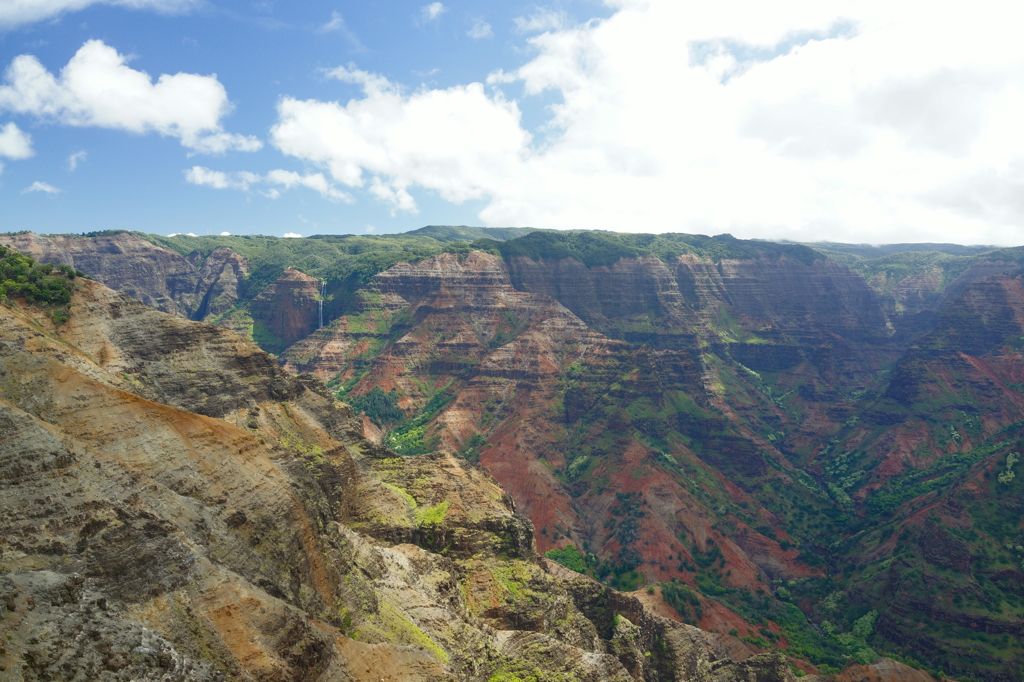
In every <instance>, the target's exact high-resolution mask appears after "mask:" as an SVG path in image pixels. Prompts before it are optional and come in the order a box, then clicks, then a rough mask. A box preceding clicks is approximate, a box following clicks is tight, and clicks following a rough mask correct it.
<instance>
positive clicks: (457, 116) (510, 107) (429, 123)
mask: <svg viewBox="0 0 1024 682" xmlns="http://www.w3.org/2000/svg"><path fill="white" fill-rule="evenodd" d="M329 75H330V76H332V77H334V78H338V79H340V80H343V81H346V82H351V83H356V84H358V85H360V86H362V89H363V93H364V97H363V98H362V99H358V100H352V101H350V102H349V103H348V104H346V105H341V104H339V103H337V102H320V101H316V100H298V99H294V98H290V97H285V98H283V99H282V100H281V101H280V102H279V104H278V122H277V123H276V124H275V125H274V127H273V128H272V129H271V140H272V141H273V144H274V145H275V146H276V147H277V148H278V149H280V150H281V151H282V152H284V153H285V154H289V155H291V156H295V157H298V158H301V159H304V160H307V161H310V162H312V163H314V164H317V165H320V166H322V167H324V168H326V169H328V170H329V172H330V173H331V175H332V176H333V177H334V179H335V180H336V181H338V182H341V183H343V184H345V185H347V186H349V187H367V186H368V189H369V191H370V192H371V193H372V194H373V195H374V196H376V197H378V198H380V199H382V200H384V201H386V202H387V203H389V204H390V205H391V206H392V207H393V208H394V209H395V210H398V211H408V212H412V211H415V210H416V204H415V201H414V200H413V198H412V196H411V195H410V194H409V192H408V189H409V187H411V186H413V185H419V186H422V187H427V188H429V189H432V190H435V191H437V192H438V193H439V194H440V195H441V196H442V197H443V198H445V199H446V200H448V201H452V202H456V203H460V202H463V201H466V200H468V199H476V198H481V197H484V196H486V195H487V194H489V193H490V192H491V191H492V188H493V187H495V186H497V185H500V184H502V183H503V182H504V181H505V180H506V179H507V172H508V170H509V169H510V168H513V167H515V166H516V165H517V164H519V163H520V158H519V157H520V155H522V154H523V153H524V150H525V149H526V147H527V145H528V143H529V140H530V135H529V133H527V132H526V131H524V130H523V129H522V128H521V126H520V112H519V108H518V107H517V106H516V104H515V103H514V102H509V101H506V100H505V99H504V98H503V97H501V96H500V95H495V94H488V93H487V92H485V90H484V86H483V85H482V84H480V83H471V84H469V85H466V86H457V87H453V88H449V89H446V90H421V91H417V92H413V93H405V92H403V91H402V90H401V88H399V87H398V86H396V85H395V84H393V83H391V82H389V81H388V80H387V79H385V78H383V77H381V76H377V75H374V74H369V73H366V72H364V71H360V70H358V69H354V68H352V67H348V68H345V67H342V68H338V69H335V70H334V71H332V72H330V74H329ZM367 176H369V178H368V177H367Z"/></svg>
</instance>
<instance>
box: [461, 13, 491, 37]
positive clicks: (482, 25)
mask: <svg viewBox="0 0 1024 682" xmlns="http://www.w3.org/2000/svg"><path fill="white" fill-rule="evenodd" d="M466 35H467V36H469V37H470V38H472V39H473V40H483V39H484V38H493V37H494V31H493V30H492V29H491V25H490V24H488V23H487V22H486V21H484V20H483V19H480V18H477V19H474V20H473V27H472V28H470V29H469V30H468V31H466Z"/></svg>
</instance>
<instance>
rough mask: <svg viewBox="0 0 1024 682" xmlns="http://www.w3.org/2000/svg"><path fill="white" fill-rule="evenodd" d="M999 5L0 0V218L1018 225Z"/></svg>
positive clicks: (157, 222)
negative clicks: (0, 74)
mask: <svg viewBox="0 0 1024 682" xmlns="http://www.w3.org/2000/svg"><path fill="white" fill-rule="evenodd" d="M1014 9H1015V7H1014V3H1010V2H1005V1H1002V2H974V3H971V4H970V5H969V6H968V5H965V4H962V3H961V4H957V3H934V2H929V3H925V2H894V1H892V0H887V1H886V2H876V1H874V0H858V1H856V2H828V1H824V0H808V1H797V2H772V3H766V2H763V1H761V2H728V1H720V2H713V3H709V2H706V1H705V2H689V1H687V0H605V1H604V2H599V1H597V0H564V1H563V2H555V3H543V2H542V3H539V4H535V3H524V2H519V1H509V2H482V1H475V0H469V1H466V2H460V1H457V0H448V1H446V2H430V3H427V2H423V1H422V0H420V1H418V2H400V1H393V2H378V1H375V0H362V1H361V2H341V1H336V2H320V1H318V0H311V1H308V2H301V3H296V2H278V1H275V0H260V1H257V2H252V1H240V0H239V1H228V0H0V73H2V76H0V232H6V231H15V230H32V231H34V232H38V233H81V232H90V231H97V230H105V229H131V230H140V231H143V232H149V233H157V234H173V233H192V234H200V235H201V234H221V233H225V232H227V233H231V234H269V235H277V236H286V235H303V236H308V235H312V234H366V233H376V234H381V233H391V232H401V231H406V230H410V229H415V228H417V227H420V226H423V225H428V224H447V225H460V224H467V225H482V226H531V227H540V228H554V229H605V230H616V231H626V232H688V233H699V234H720V233H730V234H732V235H734V236H736V237H741V238H762V239H789V240H797V241H820V240H830V241H842V242H853V243H874V244H878V243H892V242H913V241H928V242H953V243H961V244H997V245H1018V244H1024V125H1022V123H1024V41H1022V40H1020V38H1019V35H1018V33H1019V31H1018V26H1019V21H1018V19H1017V16H1016V12H1014Z"/></svg>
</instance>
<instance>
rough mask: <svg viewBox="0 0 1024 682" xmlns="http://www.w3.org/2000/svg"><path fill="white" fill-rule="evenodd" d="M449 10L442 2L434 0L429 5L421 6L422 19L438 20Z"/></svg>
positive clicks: (426, 20) (425, 20)
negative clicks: (434, 0)
mask: <svg viewBox="0 0 1024 682" xmlns="http://www.w3.org/2000/svg"><path fill="white" fill-rule="evenodd" d="M447 11H448V8H447V7H445V6H444V5H443V4H441V3H440V2H432V3H430V4H429V5H424V6H423V7H420V19H422V20H423V21H424V22H428V21H437V19H438V18H440V16H441V15H442V14H444V13H445V12H447Z"/></svg>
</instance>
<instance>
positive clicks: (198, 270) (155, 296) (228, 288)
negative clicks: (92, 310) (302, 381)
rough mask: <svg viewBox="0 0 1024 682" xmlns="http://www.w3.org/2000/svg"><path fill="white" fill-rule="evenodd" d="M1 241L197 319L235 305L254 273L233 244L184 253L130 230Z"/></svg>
mask: <svg viewBox="0 0 1024 682" xmlns="http://www.w3.org/2000/svg"><path fill="white" fill-rule="evenodd" d="M0 244H3V245H5V246H10V247H12V248H14V249H16V250H18V251H21V252H22V253H25V254H28V255H30V256H32V257H33V258H35V259H36V260H38V261H41V262H45V263H63V264H66V265H70V266H71V267H74V268H77V269H79V270H81V271H82V272H84V273H86V274H87V275H89V276H90V277H92V278H93V279H95V280H97V281H99V282H102V283H104V284H106V285H107V286H108V287H110V288H111V289H114V290H116V291H121V292H123V293H126V294H128V295H129V296H131V297H132V298H135V299H136V300H139V301H142V302H143V303H145V304H146V305H148V306H152V307H153V308H156V309H157V310H161V311H163V312H165V313H172V314H175V315H180V316H182V317H185V318H189V319H196V320H205V319H208V318H210V317H214V316H216V315H219V314H222V313H223V312H225V311H227V310H228V309H230V308H231V307H232V306H233V305H235V303H236V302H237V300H238V285H239V282H241V281H242V280H243V279H244V278H245V276H246V275H247V274H248V264H247V262H246V260H245V259H244V258H242V257H241V256H239V255H238V254H237V253H234V252H233V251H231V250H230V249H227V248H219V249H216V250H215V251H214V252H213V253H212V254H210V256H209V257H208V258H206V259H202V258H199V256H198V253H196V254H193V255H192V257H191V258H184V257H182V256H181V255H179V254H177V253H175V252H174V251H170V250H168V249H164V248H161V247H159V246H156V245H154V244H152V243H150V242H148V241H146V240H145V239H142V238H140V237H137V236H135V235H134V234H131V233H128V232H121V233H119V234H114V235H108V236H101V237H89V238H86V237H78V236H73V235H51V236H41V235H37V234H33V233H31V232H28V233H24V234H16V235H0Z"/></svg>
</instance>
